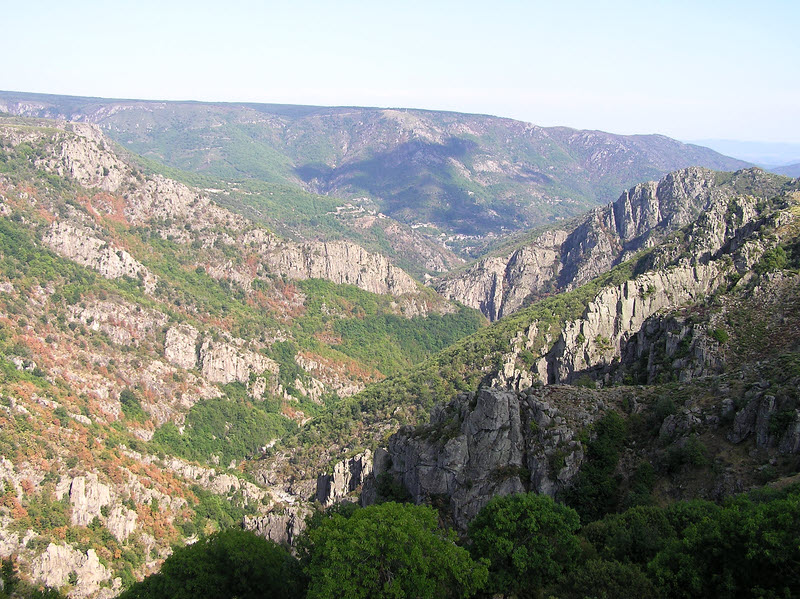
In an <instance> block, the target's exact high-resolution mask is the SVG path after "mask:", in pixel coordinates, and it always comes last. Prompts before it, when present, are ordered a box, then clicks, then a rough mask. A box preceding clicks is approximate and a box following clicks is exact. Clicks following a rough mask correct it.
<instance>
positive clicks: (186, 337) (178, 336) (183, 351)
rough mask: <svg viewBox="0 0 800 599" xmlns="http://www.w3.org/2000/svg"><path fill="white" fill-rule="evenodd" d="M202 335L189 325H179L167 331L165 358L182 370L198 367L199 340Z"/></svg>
mask: <svg viewBox="0 0 800 599" xmlns="http://www.w3.org/2000/svg"><path fill="white" fill-rule="evenodd" d="M199 336H200V333H199V332H198V331H197V329H196V328H194V327H193V326H192V325H189V324H179V325H176V326H174V327H170V328H169V329H168V330H167V337H166V340H165V341H164V357H165V358H166V359H167V361H168V362H169V363H171V364H174V365H175V366H178V367H180V368H186V369H189V368H194V367H195V366H197V340H198V338H199Z"/></svg>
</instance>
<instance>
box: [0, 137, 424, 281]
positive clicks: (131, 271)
mask: <svg viewBox="0 0 800 599" xmlns="http://www.w3.org/2000/svg"><path fill="white" fill-rule="evenodd" d="M48 125H50V127H53V126H55V127H57V129H56V130H55V132H54V131H53V129H52V128H48V129H44V128H39V129H36V128H27V129H24V128H20V127H15V126H11V127H9V126H5V127H3V129H2V132H0V135H2V137H3V139H4V140H6V141H7V142H8V143H9V144H11V145H13V146H17V145H19V144H31V143H34V144H39V145H42V144H44V145H46V146H48V147H47V150H46V151H44V152H42V158H40V159H38V161H37V163H36V164H37V167H38V168H41V169H43V170H46V171H50V172H52V173H55V174H57V175H59V176H67V177H70V178H72V179H74V180H75V181H76V182H78V183H79V184H80V185H82V186H84V187H87V188H99V189H101V190H103V191H104V192H107V193H106V194H105V195H102V194H101V195H95V196H94V197H93V198H92V199H91V200H89V201H88V202H87V203H86V206H85V210H83V211H80V210H77V211H76V210H72V211H67V212H66V213H64V214H62V219H64V220H60V221H59V222H55V223H53V225H52V227H51V229H50V230H49V231H48V232H47V233H46V234H45V236H44V240H45V242H46V243H47V244H48V245H49V246H50V247H51V248H53V250H55V251H56V252H58V253H59V254H61V255H63V256H65V257H67V258H70V259H73V260H76V261H78V262H79V263H81V264H83V265H85V266H89V267H91V268H94V269H95V270H97V271H98V272H99V273H100V274H102V275H103V276H105V277H110V278H118V277H122V276H129V277H134V278H137V277H138V278H141V279H142V280H143V281H144V284H145V286H146V288H147V289H148V291H152V290H153V289H154V288H155V285H156V283H157V279H156V278H154V277H153V276H152V275H151V274H150V272H149V271H148V270H147V269H146V268H145V267H144V266H143V265H142V264H140V263H139V262H138V261H137V260H136V259H135V258H134V257H133V256H131V254H130V253H129V252H128V251H127V248H122V247H118V246H116V244H115V242H114V239H113V236H111V235H110V234H109V233H108V231H106V230H104V226H103V225H105V224H107V223H104V220H107V219H108V220H112V221H114V220H115V221H122V222H125V223H128V224H130V225H145V224H147V225H150V226H153V225H156V224H160V227H159V229H160V231H159V234H160V235H161V236H163V237H164V238H165V239H167V238H168V239H169V240H171V241H175V242H178V243H185V244H192V243H195V244H199V245H200V246H201V247H202V246H208V247H214V246H215V245H220V244H222V245H226V246H234V247H240V248H245V247H247V248H252V250H253V251H255V252H256V254H257V259H258V260H259V261H260V262H261V263H262V264H263V266H264V267H265V268H266V269H267V271H268V272H272V273H275V274H279V275H286V276H288V277H290V278H294V279H307V278H321V279H327V280H330V281H333V282H334V283H348V284H352V285H355V286H357V287H360V288H362V289H364V290H366V291H371V292H374V293H383V294H392V295H403V294H413V293H416V292H417V290H418V285H417V283H416V282H415V281H414V279H413V278H412V277H410V276H409V275H408V274H406V273H405V272H404V271H402V270H401V269H399V268H397V267H396V266H394V265H393V264H391V263H390V262H389V261H388V260H387V259H386V258H384V257H383V256H380V255H376V254H372V253H370V252H367V251H366V250H364V249H363V248H361V247H359V246H358V245H356V244H354V243H351V242H348V241H340V242H331V243H322V242H307V243H304V244H298V243H294V242H289V241H285V240H280V239H278V238H277V237H275V236H274V235H272V234H270V233H269V232H267V231H266V230H263V229H257V228H254V227H253V225H252V224H250V223H249V222H248V221H246V220H245V219H243V218H242V217H240V216H238V215H235V214H233V213H231V212H230V211H228V210H226V209H224V208H221V207H219V206H217V205H215V204H213V203H212V202H211V201H210V200H209V199H208V197H206V196H204V195H203V194H201V193H199V192H198V191H196V190H193V189H191V188H189V187H187V186H185V185H183V184H181V183H178V182H176V181H172V180H169V179H166V178H164V177H162V176H159V175H153V176H144V175H143V174H142V173H141V172H140V171H139V170H138V169H136V168H133V167H131V166H130V165H129V164H127V163H126V162H124V161H123V160H121V159H120V158H119V157H118V156H117V155H115V154H114V152H113V151H112V145H113V144H112V143H111V142H110V141H109V140H107V139H105V138H104V136H103V134H102V133H101V132H100V130H99V129H98V128H97V127H94V126H91V125H85V124H73V123H63V122H61V123H48ZM65 217H66V218H65ZM204 266H206V267H207V268H208V269H209V272H214V273H215V275H216V276H217V278H228V279H230V280H232V281H235V282H237V283H239V284H241V285H243V286H244V287H245V288H248V289H249V287H250V284H251V283H252V281H253V280H255V279H256V278H257V275H256V272H255V271H254V269H253V264H252V263H250V264H247V265H243V266H239V265H237V264H235V263H234V262H232V261H230V260H222V261H220V263H219V264H211V265H204ZM256 270H257V269H256Z"/></svg>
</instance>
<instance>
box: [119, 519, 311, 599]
mask: <svg viewBox="0 0 800 599" xmlns="http://www.w3.org/2000/svg"><path fill="white" fill-rule="evenodd" d="M297 584H298V582H297V574H296V562H295V560H294V558H292V556H291V555H290V554H289V552H288V551H286V550H285V549H283V548H282V547H279V546H278V545H276V544H275V543H273V542H272V541H268V540H266V539H264V538H262V537H257V536H256V535H254V534H252V533H249V532H245V531H243V530H236V529H229V530H226V531H223V532H219V533H216V534H214V535H212V536H210V537H207V538H204V539H201V540H200V541H198V542H197V543H195V544H193V545H187V546H185V547H179V548H177V549H176V550H175V551H174V552H173V554H172V555H171V556H170V557H169V558H167V559H166V561H165V562H164V564H163V565H162V566H161V570H160V571H159V572H158V574H154V575H153V576H150V577H148V578H146V579H144V580H143V581H142V582H140V583H137V584H135V585H133V586H132V587H131V588H129V589H128V590H127V591H125V592H124V593H122V594H121V595H120V599H162V598H165V597H169V598H171V599H196V598H197V597H206V598H208V599H228V598H233V597H236V598H238V599H261V598H263V597H274V598H276V599H280V598H283V597H285V598H287V599H289V598H293V597H297V596H298V595H297V590H298V589H297Z"/></svg>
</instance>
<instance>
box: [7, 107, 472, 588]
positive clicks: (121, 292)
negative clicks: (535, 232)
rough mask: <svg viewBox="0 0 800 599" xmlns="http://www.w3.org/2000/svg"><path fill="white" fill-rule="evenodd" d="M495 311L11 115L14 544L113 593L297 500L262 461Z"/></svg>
mask: <svg viewBox="0 0 800 599" xmlns="http://www.w3.org/2000/svg"><path fill="white" fill-rule="evenodd" d="M314 277H324V278H314ZM482 320H483V319H482V317H481V316H480V314H478V313H477V312H475V311H473V310H469V309H466V308H460V307H458V306H454V305H452V304H449V303H447V302H445V301H444V300H441V298H438V297H437V296H436V295H435V294H434V293H433V292H432V291H431V290H429V289H425V288H422V287H421V286H419V285H418V284H417V283H416V282H415V281H414V280H413V279H412V278H411V277H409V276H408V275H407V274H405V273H404V272H403V271H401V270H400V269H398V268H397V267H395V266H394V265H393V264H391V263H390V262H389V261H388V260H386V259H385V258H383V257H382V256H379V255H375V254H371V253H369V252H366V251H365V250H364V249H363V248H360V247H358V246H356V245H355V244H352V243H349V242H330V243H314V242H307V243H295V242H291V241H286V240H283V239H280V238H278V237H277V236H275V235H274V234H272V233H270V232H269V231H267V230H265V229H264V228H263V227H260V226H258V225H257V224H255V223H253V222H251V221H248V220H246V219H244V218H242V217H241V216H238V215H236V214H234V213H232V212H230V211H228V210H226V209H224V208H221V207H219V206H218V205H215V204H214V203H213V202H211V201H210V200H209V199H208V198H207V197H205V196H204V195H203V194H202V193H200V192H198V191H197V190H195V189H192V188H189V187H186V186H184V185H182V184H179V183H177V182H175V181H172V180H169V179H166V178H164V177H162V176H160V175H155V174H151V173H150V174H149V173H146V172H143V171H142V170H140V169H139V168H137V167H136V166H135V165H132V164H129V163H128V162H126V161H125V160H123V159H122V158H121V157H120V156H119V155H118V154H117V153H115V152H114V151H113V150H112V144H111V143H110V141H109V140H108V139H107V138H105V137H104V136H103V135H102V134H101V133H100V131H99V130H98V129H97V128H96V127H94V126H91V125H86V124H66V123H63V122H56V121H47V120H29V119H20V118H16V117H14V118H9V117H2V118H0V371H2V376H0V419H1V420H2V426H0V479H1V480H2V496H1V497H2V501H1V503H2V505H0V548H1V549H2V553H3V555H5V556H7V555H11V554H14V555H16V556H17V559H18V561H19V562H20V564H21V565H22V566H23V574H24V575H25V576H26V577H32V578H33V580H35V581H38V582H37V584H46V585H48V586H55V587H60V588H63V590H65V591H67V592H69V594H70V596H74V597H86V596H98V597H111V596H113V595H114V594H116V593H117V592H118V590H119V589H120V588H121V587H122V586H127V585H129V584H130V583H131V582H132V581H133V580H134V579H135V578H136V577H138V576H141V575H142V574H143V573H145V572H149V571H152V570H153V569H154V568H156V567H157V566H158V564H159V563H160V561H161V560H163V559H164V557H166V556H167V555H168V554H169V552H170V547H171V545H172V544H173V543H183V542H186V541H187V540H191V539H194V538H196V536H197V535H198V534H202V533H204V532H210V531H212V530H215V529H218V528H220V527H226V526H230V525H233V524H234V523H237V522H241V521H242V519H243V517H244V516H245V515H249V516H255V515H257V514H263V513H265V512H267V511H269V510H270V509H272V508H273V507H274V506H275V505H276V504H277V503H278V502H279V501H280V500H281V499H282V490H281V489H276V488H267V487H265V486H263V485H257V484H256V483H255V482H254V480H253V479H252V477H250V476H248V475H247V474H246V473H244V472H243V470H242V468H241V463H242V461H243V460H244V459H245V458H247V457H250V456H253V455H257V454H260V453H261V452H263V451H266V448H267V446H269V445H271V444H272V443H275V442H276V441H277V440H278V439H280V438H281V437H282V436H285V435H286V434H288V433H291V432H292V431H295V430H296V429H297V427H298V426H299V424H300V423H302V422H304V421H306V420H307V419H308V418H310V417H311V416H313V415H314V414H316V413H317V412H319V411H320V410H321V409H322V408H323V406H324V404H325V403H326V402H327V403H335V402H336V401H339V400H340V398H341V397H344V396H347V395H349V394H352V393H355V392H357V391H359V390H361V389H363V388H364V386H365V385H366V384H367V383H369V382H371V381H375V380H380V379H381V378H384V377H385V376H386V375H388V374H391V373H393V372H396V371H398V370H400V369H403V368H407V367H409V366H411V365H413V364H414V363H416V362H417V361H420V360H423V359H425V358H426V357H427V356H429V355H431V354H432V353H434V352H436V351H438V350H440V349H441V348H442V347H444V345H446V344H447V343H450V342H452V341H454V340H455V339H457V338H459V337H461V336H463V335H465V334H467V333H471V332H474V331H475V330H476V329H477V328H479V327H480V326H481V325H482Z"/></svg>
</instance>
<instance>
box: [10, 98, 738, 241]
mask: <svg viewBox="0 0 800 599" xmlns="http://www.w3.org/2000/svg"><path fill="white" fill-rule="evenodd" d="M0 110H2V111H5V112H8V113H12V114H15V115H21V116H31V117H44V118H58V119H66V120H76V121H87V122H91V123H96V124H98V125H100V127H101V128H102V129H103V130H104V132H105V133H106V134H108V135H109V136H110V137H112V138H113V139H114V140H116V141H117V142H118V143H120V144H121V145H123V146H124V147H125V148H127V149H129V150H130V151H132V152H134V153H136V154H140V155H142V156H145V157H147V158H150V159H153V160H154V161H156V162H158V163H160V164H162V165H164V166H166V167H171V168H174V169H180V170H181V171H183V173H184V176H183V178H184V180H186V173H187V172H189V173H193V174H194V176H195V177H197V176H202V177H204V179H196V180H193V181H189V182H192V183H195V184H203V185H204V186H205V187H215V184H214V181H215V180H216V181H220V180H222V181H226V182H231V181H239V182H250V183H253V182H261V183H263V184H265V185H284V186H290V187H291V188H293V189H297V190H304V191H305V192H313V193H314V194H322V195H326V196H335V197H339V198H344V199H359V201H367V202H370V203H371V204H372V207H373V208H376V209H377V210H378V211H380V212H381V213H383V214H385V215H388V216H389V217H391V218H393V219H395V220H397V221H400V222H401V223H405V224H407V225H414V226H415V227H417V228H420V229H422V230H423V231H425V232H426V233H427V234H428V235H429V236H430V237H432V238H435V239H441V238H442V237H444V238H445V240H446V241H448V242H449V247H451V248H452V249H455V250H456V251H461V252H462V253H466V254H469V253H470V250H471V249H473V250H474V246H475V245H476V244H475V242H474V240H473V241H470V240H464V239H463V237H459V236H475V237H484V236H487V235H495V236H496V235H501V234H503V233H504V232H509V231H517V230H522V229H526V228H530V227H535V226H539V225H542V224H547V223H551V222H555V221H558V220H560V219H564V218H569V217H573V216H576V215H577V214H580V213H582V212H584V211H585V210H587V209H589V208H592V207H594V206H597V205H598V204H605V203H607V202H609V201H613V200H614V199H616V197H617V196H618V195H619V190H620V189H626V188H629V187H631V186H633V185H635V184H636V183H639V182H642V181H646V180H650V179H657V178H659V177H661V176H663V175H664V174H665V173H667V172H670V171H673V170H676V169H679V168H684V167H688V166H705V167H708V168H712V169H715V170H728V171H731V170H736V169H740V168H743V167H746V166H748V164H747V163H746V162H744V161H741V160H737V159H732V158H728V157H726V156H723V155H721V154H719V153H717V152H715V151H713V150H709V149H708V148H703V147H699V146H695V145H687V144H684V143H681V142H678V141H676V140H674V139H670V138H668V137H664V136H660V135H634V136H625V135H613V134H610V133H603V132H600V131H579V130H575V129H569V128H566V127H551V128H544V127H538V126H536V125H532V124H529V123H523V122H520V121H514V120H511V119H504V118H497V117H492V116H482V115H470V114H459V113H452V112H436V111H427V110H406V109H380V108H355V107H339V108H327V107H317V106H291V105H276V104H223V103H213V104H212V103H198V102H157V101H140V100H109V99H102V98H81V97H70V96H55V95H42V94H30V93H17V92H0ZM168 174H170V176H173V177H176V176H177V177H178V178H181V177H180V176H179V174H176V173H175V172H172V173H168ZM219 187H222V185H219ZM261 192H262V195H266V193H265V192H264V191H263V189H262V190H261ZM256 195H257V194H256ZM269 195H271V194H269ZM248 201H255V200H253V198H252V190H251V198H250V200H247V199H244V200H243V203H245V204H246V203H247V202H248ZM285 208H286V206H279V207H278V208H277V209H284V210H285ZM425 225H428V226H427V228H426V227H425ZM303 227H305V233H303V231H300V234H313V232H312V230H313V229H314V228H317V229H321V230H324V229H325V227H322V226H321V225H320V221H319V219H317V220H316V221H315V222H314V223H311V224H309V223H308V222H306V223H305V224H304V225H303ZM303 227H300V228H301V229H302V228H303ZM472 254H473V255H474V254H475V252H474V251H473V252H472Z"/></svg>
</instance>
